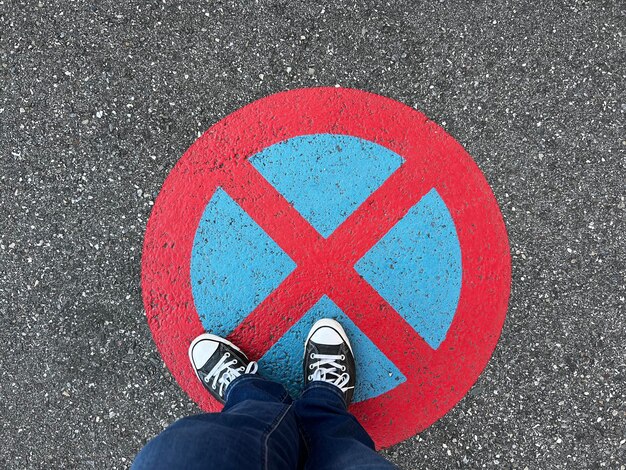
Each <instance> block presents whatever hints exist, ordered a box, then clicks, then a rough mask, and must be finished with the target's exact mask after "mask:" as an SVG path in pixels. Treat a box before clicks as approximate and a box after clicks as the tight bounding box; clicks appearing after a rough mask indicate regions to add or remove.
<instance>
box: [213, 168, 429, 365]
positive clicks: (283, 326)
mask: <svg viewBox="0 0 626 470" xmlns="http://www.w3.org/2000/svg"><path fill="white" fill-rule="evenodd" d="M423 170H424V167H423V166H422V164H420V163H419V162H418V163H416V162H415V161H413V162H406V163H404V164H403V165H402V166H400V168H398V169H397V170H396V171H395V172H394V173H393V174H392V175H391V176H390V177H389V178H388V179H387V180H386V181H385V182H384V183H383V184H382V185H381V186H380V187H379V188H378V189H377V190H376V191H374V193H372V194H371V195H370V196H369V197H368V198H367V199H366V200H365V202H363V203H362V204H361V206H359V208H358V209H356V210H355V211H354V212H353V213H352V214H351V215H350V216H349V217H348V218H347V219H346V220H345V221H344V222H343V223H342V224H341V225H340V226H339V227H338V228H337V229H336V230H335V231H334V232H333V233H332V234H331V235H330V236H329V237H328V238H323V237H322V236H321V235H320V234H319V233H318V232H317V231H316V230H315V229H314V228H313V227H312V226H311V224H309V222H307V221H306V220H305V219H304V218H303V217H302V215H300V213H298V211H296V210H295V209H294V207H293V206H292V205H291V204H290V203H289V202H288V201H287V200H286V199H285V198H284V197H283V196H282V195H281V194H280V193H279V192H278V191H277V190H276V189H275V188H274V187H273V186H272V185H271V184H270V183H269V182H268V181H267V180H265V179H264V178H263V176H262V175H261V174H260V173H259V172H258V171H257V170H256V169H255V168H254V166H252V164H251V163H250V162H249V161H248V160H243V161H242V162H241V163H240V164H239V165H237V166H236V172H235V173H234V174H233V173H232V172H230V173H229V175H228V177H227V178H224V180H223V182H222V187H223V189H224V190H225V191H226V192H227V193H228V194H229V195H230V196H231V197H232V198H233V199H234V200H235V201H236V202H237V203H238V204H239V205H240V206H241V207H242V208H243V210H245V211H246V212H247V213H248V214H249V215H250V216H251V217H252V218H253V219H254V220H255V222H256V223H257V224H258V225H259V226H260V227H261V228H262V229H263V230H264V231H265V232H266V233H267V234H268V235H269V236H270V237H271V238H272V239H273V240H274V241H275V242H276V243H277V244H278V245H279V246H280V247H281V248H282V249H283V250H284V251H285V252H286V253H287V254H288V255H289V256H290V257H291V258H292V259H293V260H294V261H295V262H296V264H297V268H296V269H295V270H294V271H292V272H291V274H290V275H289V276H287V278H285V280H284V281H283V282H282V283H281V284H280V285H279V286H278V288H276V289H275V290H274V291H273V292H272V293H271V294H270V295H269V296H268V297H267V298H265V300H263V301H262V302H261V303H260V304H259V305H258V306H257V307H256V309H255V310H253V311H252V312H251V313H250V314H249V315H248V317H247V318H246V319H245V320H244V321H243V322H242V323H241V324H240V325H239V326H238V327H237V328H236V329H235V330H234V331H233V332H232V333H231V335H230V336H229V338H230V339H231V340H232V341H233V342H234V343H235V344H239V345H241V346H242V347H243V349H244V350H245V351H246V352H247V353H248V354H249V356H250V357H251V358H253V359H255V360H258V359H259V358H260V357H261V356H263V354H265V352H266V351H267V349H268V348H269V347H271V345H272V344H273V343H274V342H276V340H277V339H278V338H280V337H281V336H282V335H283V334H284V333H285V332H286V331H287V330H288V329H289V328H290V327H291V326H292V325H293V324H294V323H295V322H297V321H298V320H299V319H300V318H301V317H302V316H303V315H304V314H305V313H306V312H307V311H308V310H309V309H310V308H311V307H312V306H313V305H314V304H315V303H316V302H317V301H318V300H319V298H320V297H321V296H322V295H323V294H326V295H327V296H328V297H329V298H330V299H331V300H333V302H335V304H337V306H338V307H339V308H340V309H341V310H342V311H343V312H344V313H345V314H346V315H348V316H349V317H350V319H351V320H352V321H353V322H354V323H355V324H356V325H357V326H358V327H359V329H360V330H361V331H362V332H363V333H364V334H366V335H367V336H368V337H369V338H370V339H371V340H372V342H373V343H374V344H375V345H376V346H377V347H378V348H379V349H380V350H381V351H382V352H383V353H384V354H385V355H386V356H387V357H388V358H389V359H390V360H391V361H393V362H394V363H395V364H396V366H397V367H398V368H399V369H400V370H401V372H402V373H403V374H407V373H409V372H410V371H409V370H407V368H408V367H416V366H419V364H420V362H421V361H423V360H427V359H428V357H429V355H430V353H431V351H432V349H431V348H430V346H429V345H428V344H427V343H426V342H425V341H424V340H423V339H422V338H421V337H420V336H419V335H418V334H417V333H416V332H415V330H414V329H413V328H412V327H411V326H410V325H409V324H408V323H407V322H406V320H405V319H404V318H403V317H402V316H400V315H399V314H398V313H397V312H396V311H395V310H394V309H393V307H391V306H390V305H389V303H388V302H387V301H386V300H385V299H384V298H382V297H381V296H380V294H379V293H378V292H377V291H376V290H375V289H374V288H373V287H372V286H371V285H370V284H368V283H367V282H366V281H365V280H364V279H363V278H362V277H361V276H360V275H359V274H358V273H357V271H356V270H355V269H354V264H355V263H356V262H357V261H358V260H359V259H361V257H362V256H364V255H365V254H366V253H367V252H368V251H369V250H370V249H371V248H372V247H373V246H374V245H375V244H376V243H377V242H378V241H379V240H380V239H381V238H382V237H383V236H384V235H385V234H386V233H387V232H388V231H389V230H390V229H391V228H392V227H393V226H394V225H395V224H396V223H397V222H398V221H399V220H400V219H401V218H402V217H404V215H405V214H406V213H407V212H408V211H409V209H410V208H411V207H413V206H414V205H415V204H416V203H417V202H418V201H419V200H420V199H421V198H422V196H423V195H424V194H426V193H427V192H428V191H429V190H430V189H431V188H432V187H433V185H432V182H431V181H430V180H429V179H428V178H427V177H426V173H425V172H424V171H423ZM418 181H419V184H416V182H418ZM250 332H254V334H250ZM398 344H403V345H407V346H408V347H407V348H404V347H403V348H398ZM407 355H410V356H412V360H409V361H407ZM403 369H404V370H403Z"/></svg>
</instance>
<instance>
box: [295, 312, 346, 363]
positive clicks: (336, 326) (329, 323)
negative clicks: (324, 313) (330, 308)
mask: <svg viewBox="0 0 626 470" xmlns="http://www.w3.org/2000/svg"><path fill="white" fill-rule="evenodd" d="M324 326H326V327H329V328H332V329H333V330H335V331H336V332H337V333H339V336H341V338H342V339H343V340H344V341H345V342H346V344H347V345H348V349H349V350H350V352H351V353H352V354H354V351H352V345H351V344H350V340H349V339H348V335H347V334H346V332H345V330H344V329H343V327H342V326H341V323H339V322H338V321H336V320H333V319H332V318H322V319H321V320H318V321H316V322H315V324H314V325H313V326H312V327H311V331H309V334H308V335H307V337H306V341H305V342H304V347H305V349H306V345H307V343H308V342H309V340H310V339H311V336H313V334H314V333H315V332H316V331H317V330H319V329H320V328H322V327H324Z"/></svg>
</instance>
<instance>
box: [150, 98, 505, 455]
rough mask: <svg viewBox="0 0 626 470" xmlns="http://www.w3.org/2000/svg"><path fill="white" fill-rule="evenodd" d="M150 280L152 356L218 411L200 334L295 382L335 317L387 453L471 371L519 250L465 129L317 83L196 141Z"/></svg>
mask: <svg viewBox="0 0 626 470" xmlns="http://www.w3.org/2000/svg"><path fill="white" fill-rule="evenodd" d="M320 193H321V194H323V196H322V197H320ZM142 277H143V289H144V301H145V306H146V312H147V315H148V320H149V323H150V327H151V329H152V331H153V335H154V338H155V341H156V343H157V345H158V347H159V350H160V352H161V354H162V356H163V358H164V360H165V362H166V364H167V365H168V367H169V368H170V370H171V371H172V373H173V374H174V376H175V377H176V379H177V380H178V381H179V383H180V384H181V386H182V387H183V388H184V389H185V390H186V391H187V393H189V395H190V396H191V397H192V398H194V400H196V401H197V402H198V403H199V404H200V405H201V406H202V407H203V408H204V409H207V410H215V409H218V404H217V403H216V402H214V401H212V399H210V398H209V396H208V394H206V393H205V392H204V391H203V389H202V387H201V385H200V384H199V383H197V381H196V380H195V377H194V375H193V371H192V370H191V368H190V367H189V365H188V364H187V359H186V348H187V345H188V344H189V342H190V341H191V339H193V337H195V335H197V334H199V333H200V332H202V331H203V330H205V329H207V330H210V331H212V332H215V333H217V334H223V335H228V336H229V338H231V339H232V340H233V341H235V342H236V343H237V344H238V345H240V346H241V347H242V348H243V349H244V350H245V351H246V352H247V353H248V354H249V355H250V356H251V357H252V358H253V359H257V360H260V363H261V365H262V368H263V371H264V373H265V374H266V375H268V376H270V377H274V378H276V379H279V378H282V379H283V381H285V378H287V380H286V382H287V385H288V386H289V387H290V388H291V389H292V390H295V389H297V387H298V380H297V378H298V375H299V356H300V355H301V348H302V341H303V335H304V334H305V333H306V330H307V329H308V327H309V326H310V324H312V323H313V322H314V321H315V320H316V319H317V318H319V317H320V316H322V315H329V316H333V317H335V318H338V319H340V321H342V322H343V323H344V324H345V326H347V328H346V329H347V330H348V333H349V334H350V335H351V338H352V339H353V344H357V345H358V346H356V347H358V348H359V350H360V351H358V353H359V356H360V357H361V361H364V362H363V363H362V364H361V367H360V371H361V373H362V375H361V383H360V384H359V385H358V387H359V388H358V389H357V395H356V398H357V402H356V403H355V404H354V405H353V406H352V408H351V409H352V411H353V412H354V413H355V415H356V416H357V417H358V418H359V420H360V421H361V422H362V423H363V424H364V425H365V427H366V428H367V429H368V431H369V432H370V434H372V436H373V438H374V440H375V441H376V443H377V445H378V446H379V447H381V446H383V447H384V446H388V445H391V444H394V443H396V442H399V441H400V440H402V439H405V438H407V437H409V436H411V435H413V434H415V433H416V432H419V431H420V430H421V429H424V428H425V427H427V426H428V425H430V424H431V423H432V422H434V421H435V420H436V419H438V418H439V417H440V416H442V415H443V414H445V412H447V410H449V409H450V408H451V407H452V406H453V405H454V404H455V403H456V402H457V401H458V400H459V399H460V398H462V396H463V395H464V394H465V393H466V392H467V390H468V389H469V387H471V385H472V384H473V383H474V382H475V380H476V379H477V377H478V375H479V374H480V372H481V371H482V369H483V368H484V366H485V365H486V363H487V361H488V359H489V357H490V355H491V352H492V351H493V348H494V347H495V344H496V342H497V338H498V336H499V334H500V330H501V328H502V323H503V321H504V316H505V314H506V307H507V302H508V295H509V289H510V257H509V250H508V239H507V236H506V231H505V228H504V224H503V221H502V217H501V214H500V212H499V209H498V206H497V203H496V201H495V198H494V197H493V195H492V193H491V191H490V189H489V186H488V184H487V182H486V181H485V179H484V177H483V176H482V174H481V173H480V170H479V169H478V168H477V167H476V165H475V164H474V162H473V161H472V159H471V157H470V156H469V155H468V154H467V153H466V152H465V151H464V150H463V148H462V147H461V146H460V145H459V144H458V143H456V142H455V141H454V139H452V138H451V137H450V136H449V135H448V134H446V133H445V132H444V131H443V130H442V129H440V128H439V127H438V126H436V125H435V124H434V123H432V122H430V121H428V120H427V119H426V118H425V117H424V116H423V115H422V114H420V113H418V112H416V111H414V110H412V109H411V108H408V107H406V106H404V105H401V104H400V103H397V102H395V101H392V100H389V99H386V98H382V97H380V96H377V95H372V94H369V93H365V92H360V91H356V90H345V89H329V88H319V89H305V90H295V91H291V92H287V93H281V94H278V95H273V96H270V97H268V98H264V99H262V100H259V101H257V102H254V103H252V104H250V105H248V106H246V107H244V108H242V109H241V110H239V111H237V112H235V113H233V114H232V115H230V116H228V117H227V118H225V119H223V120H222V121H220V122H219V123H217V124H216V125H215V126H213V127H212V128H211V129H209V130H208V131H207V132H206V133H205V134H204V135H203V136H202V137H201V138H200V139H198V141H197V142H196V143H194V145H192V147H191V148H190V149H189V150H188V151H187V153H186V154H185V155H184V156H183V158H182V159H181V160H180V161H179V163H178V164H177V165H176V167H175V168H174V169H173V170H172V173H171V174H170V175H169V177H168V178H167V180H166V182H165V184H164V186H163V189H162V191H161V194H160V195H159V198H158V199H157V201H156V204H155V209H154V211H153V214H152V215H151V218H150V221H149V223H148V228H147V232H146V241H145V245H144V255H143V273H142ZM296 350H297V351H298V353H297V354H296V353H295V352H294V351H296Z"/></svg>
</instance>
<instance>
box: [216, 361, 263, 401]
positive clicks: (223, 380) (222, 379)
mask: <svg viewBox="0 0 626 470" xmlns="http://www.w3.org/2000/svg"><path fill="white" fill-rule="evenodd" d="M229 357H230V353H228V352H227V353H225V354H224V355H223V356H222V357H221V358H220V360H219V361H217V364H215V366H213V369H211V371H210V372H209V373H208V374H207V375H206V377H205V378H204V381H205V382H206V383H207V384H208V383H209V382H210V381H211V379H213V384H212V385H211V388H212V389H213V390H216V387H217V385H218V384H219V386H220V389H219V394H220V395H221V396H224V389H225V388H226V387H228V385H230V383H231V382H232V381H233V380H235V379H236V378H237V377H239V376H240V375H241V374H256V372H257V370H258V369H259V366H258V365H257V363H256V362H254V361H251V362H250V363H249V364H248V365H247V366H246V367H244V366H241V367H233V366H234V365H235V364H237V359H233V360H232V361H228V362H226V360H227V359H228V358H229ZM222 371H224V373H223V374H222Z"/></svg>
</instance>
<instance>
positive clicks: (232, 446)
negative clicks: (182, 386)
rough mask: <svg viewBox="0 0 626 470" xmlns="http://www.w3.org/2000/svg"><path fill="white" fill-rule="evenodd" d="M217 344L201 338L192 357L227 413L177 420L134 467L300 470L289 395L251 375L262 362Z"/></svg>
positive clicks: (151, 442)
mask: <svg viewBox="0 0 626 470" xmlns="http://www.w3.org/2000/svg"><path fill="white" fill-rule="evenodd" d="M203 337H204V339H202V338H203ZM216 342H217V340H216V337H213V336H211V335H203V336H201V337H199V338H198V339H197V340H196V341H194V343H192V347H191V348H190V357H191V360H192V363H193V364H194V366H195V369H196V371H197V374H198V377H199V378H200V379H201V380H202V382H203V384H204V385H205V387H206V388H207V390H209V392H211V394H212V395H213V396H214V397H215V398H216V399H218V400H219V401H221V402H224V401H225V402H226V403H225V406H224V409H223V410H222V412H221V413H208V414H201V415H196V416H191V417H188V418H183V419H181V420H179V421H177V422H176V423H174V424H173V425H171V426H170V427H168V428H167V429H166V430H165V431H163V432H162V433H161V434H159V435H158V436H157V437H155V438H154V439H152V440H151V441H150V442H149V443H148V444H146V446H145V447H144V448H143V449H142V450H141V452H140V453H139V454H138V456H137V457H136V459H135V461H134V463H133V467H132V468H133V469H137V470H138V469H177V468H181V469H183V468H184V469H207V468H220V469H225V470H228V469H233V470H234V469H237V470H240V469H274V468H280V469H296V468H297V466H298V461H299V457H300V434H299V430H298V426H297V423H296V420H295V414H294V411H293V404H292V400H291V397H290V396H289V394H288V392H287V391H286V390H285V388H284V387H283V386H282V385H280V384H278V383H274V382H270V381H268V380H265V379H263V378H262V377H260V376H258V375H256V374H254V373H252V374H251V373H249V372H252V371H253V370H255V369H256V364H254V363H249V361H248V359H247V358H246V357H245V355H244V354H243V353H242V352H241V351H239V350H238V349H236V347H234V345H232V344H231V343H228V342H227V341H225V340H222V339H219V343H218V344H215V343H216ZM192 350H194V352H192ZM249 364H251V365H249ZM246 372H248V373H246Z"/></svg>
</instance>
